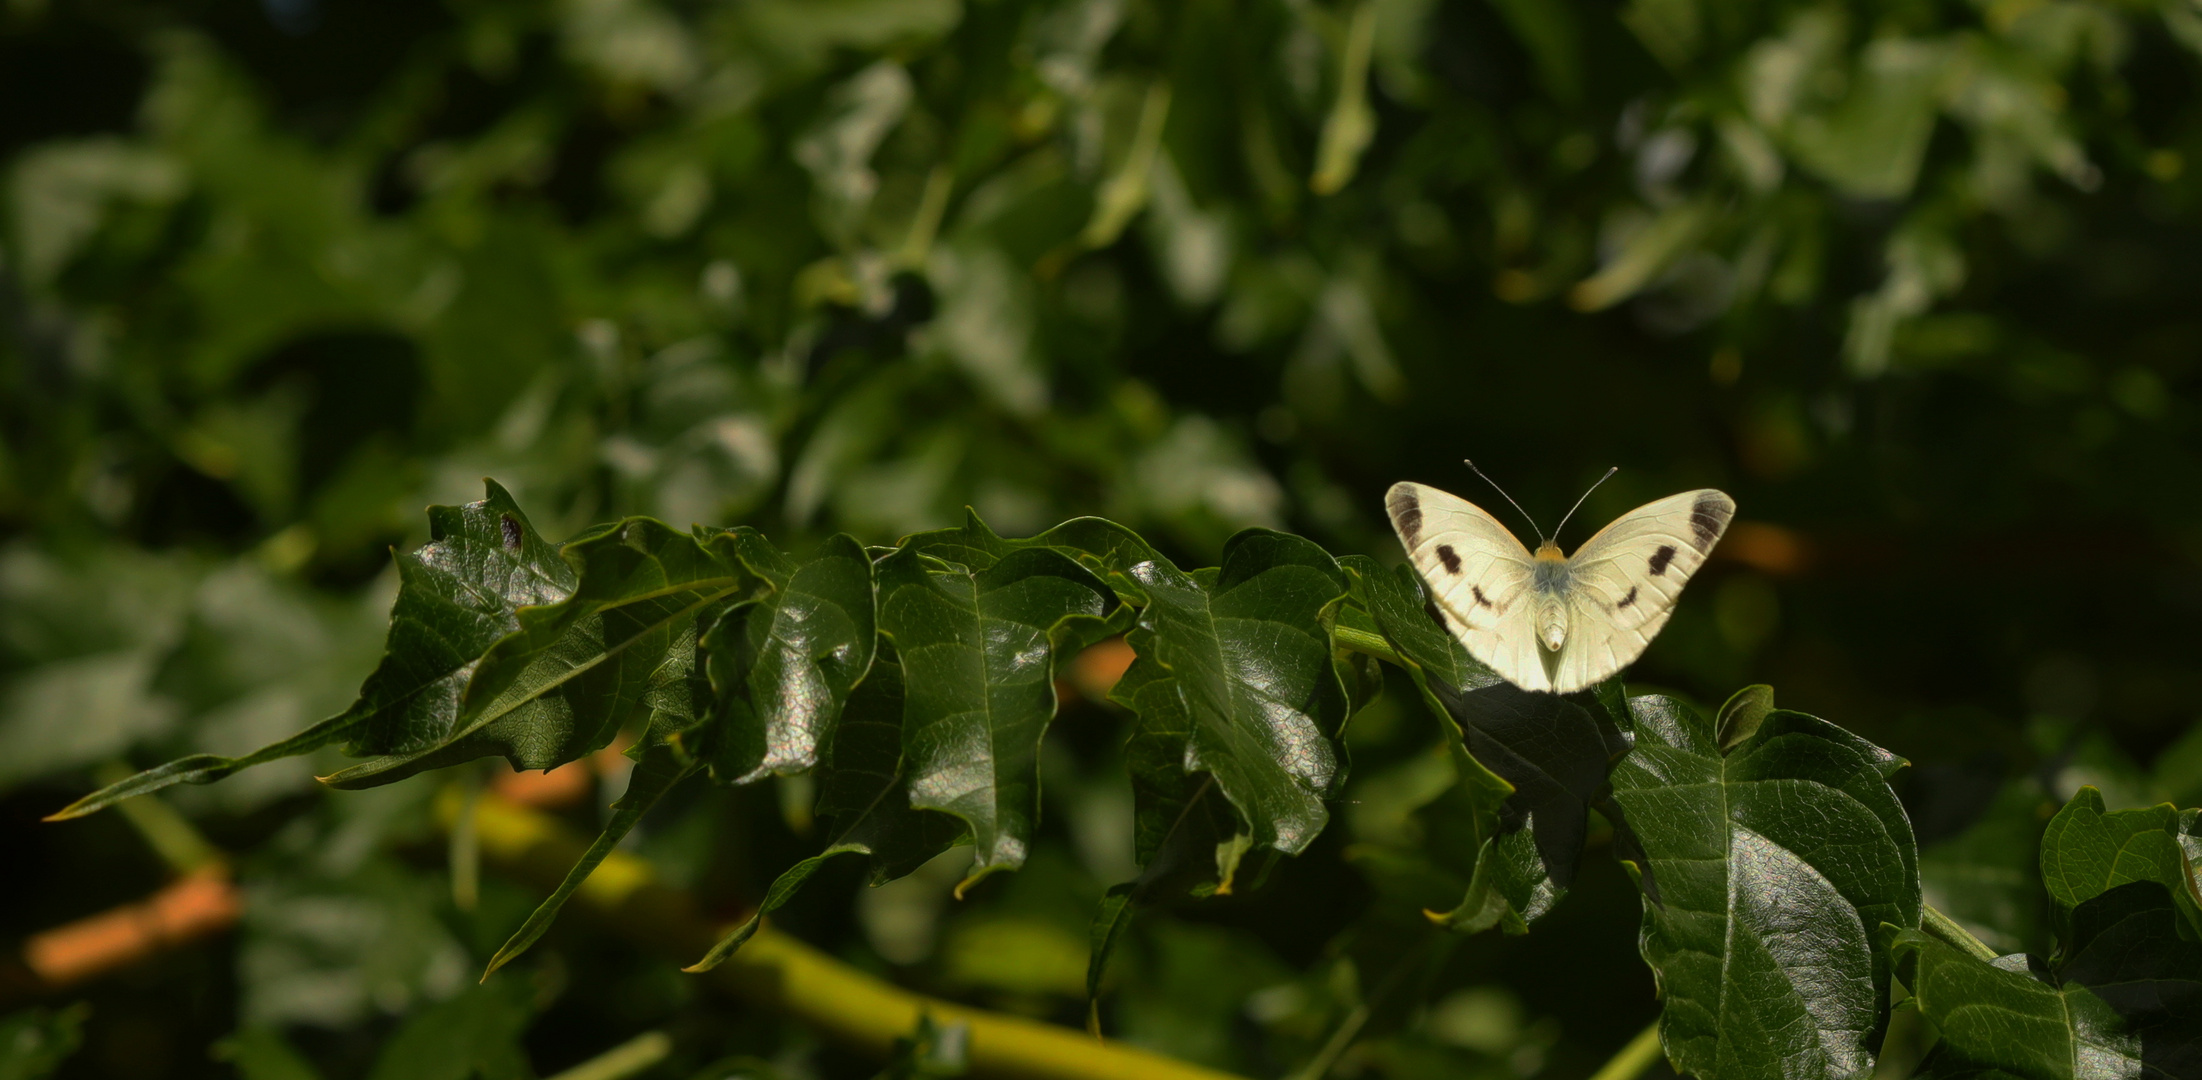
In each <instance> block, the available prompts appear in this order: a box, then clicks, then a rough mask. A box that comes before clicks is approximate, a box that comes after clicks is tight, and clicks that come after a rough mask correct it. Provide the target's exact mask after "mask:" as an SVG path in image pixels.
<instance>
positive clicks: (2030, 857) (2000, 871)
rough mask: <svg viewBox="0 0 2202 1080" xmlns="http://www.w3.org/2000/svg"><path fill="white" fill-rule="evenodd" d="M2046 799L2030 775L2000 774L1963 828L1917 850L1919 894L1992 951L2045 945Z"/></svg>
mask: <svg viewBox="0 0 2202 1080" xmlns="http://www.w3.org/2000/svg"><path fill="white" fill-rule="evenodd" d="M2048 805H2051V804H2048V803H2047V802H2046V800H2044V799H2043V798H2042V796H2041V793H2040V789H2039V788H2037V787H2036V786H2035V785H2034V784H2033V782H2032V781H2030V780H2011V781H2007V782H2005V783H2004V785H2003V787H2002V788H2001V790H1999V791H1998V792H1997V794H1996V796H1995V799H1994V800H1993V801H1992V802H1990V803H1989V805H1988V807H1987V809H1986V810H1984V811H1983V812H1982V813H1981V815H1980V817H1979V818H1978V819H1977V820H1975V821H1974V822H1973V823H1972V824H1971V825H1970V826H1968V827H1967V828H1966V829H1965V831H1964V832H1961V833H1959V834H1958V835H1956V836H1953V837H1951V838H1949V839H1947V840H1944V841H1942V842H1941V843H1938V844H1932V845H1929V846H1928V847H1926V848H1924V849H1922V850H1921V851H1920V852H1919V887H1920V895H1921V898H1922V899H1923V900H1924V902H1925V903H1926V904H1928V905H1929V906H1931V907H1933V908H1935V909H1936V910H1939V911H1941V912H1942V913H1943V914H1945V915H1948V916H1950V917H1951V918H1952V919H1955V920H1956V921H1957V922H1958V923H1959V924H1960V925H1962V926H1964V928H1965V929H1966V930H1967V931H1969V932H1970V933H1971V934H1972V935H1973V936H1974V937H1977V938H1979V939H1980V940H1981V941H1983V942H1986V943H1987V944H1988V945H1989V946H1990V947H1992V948H1994V949H1995V950H1996V951H1997V952H1999V953H2013V952H2023V951H2025V950H2026V949H2028V948H2030V947H2033V948H2045V947H2046V945H2047V937H2048V933H2049V927H2048V923H2047V920H2046V918H2045V915H2046V913H2047V907H2046V905H2044V904H2043V902H2042V889H2041V878H2040V874H2039V870H2038V868H2039V867H2040V865H2041V834H2042V825H2043V821H2042V815H2043V812H2044V811H2045V809H2046V806H2048Z"/></svg>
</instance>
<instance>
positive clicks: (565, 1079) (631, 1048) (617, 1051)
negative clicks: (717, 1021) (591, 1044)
mask: <svg viewBox="0 0 2202 1080" xmlns="http://www.w3.org/2000/svg"><path fill="white" fill-rule="evenodd" d="M672 1052H673V1037H672V1036H671V1035H667V1034H666V1033H664V1032H662V1031H645V1032H643V1033H642V1034H640V1035H637V1036H635V1037H634V1038H632V1039H629V1040H627V1041H626V1042H623V1043H620V1044H619V1045H618V1046H615V1047H612V1048H611V1049H609V1050H606V1051H604V1052H603V1053H601V1054H598V1055H597V1056H595V1057H593V1058H590V1059H589V1060H587V1061H584V1062H582V1063H581V1064H579V1065H576V1066H574V1067H573V1068H571V1069H567V1070H566V1071H565V1072H562V1073H559V1074H558V1075H556V1076H553V1077H551V1078H550V1080H627V1077H630V1076H633V1075H634V1074H636V1073H638V1072H641V1071H643V1070H644V1069H648V1068H650V1067H651V1066H653V1065H656V1064H657V1063H658V1062H660V1061H664V1060H665V1059H666V1057H667V1056H668V1055H670V1054H671V1053H672Z"/></svg>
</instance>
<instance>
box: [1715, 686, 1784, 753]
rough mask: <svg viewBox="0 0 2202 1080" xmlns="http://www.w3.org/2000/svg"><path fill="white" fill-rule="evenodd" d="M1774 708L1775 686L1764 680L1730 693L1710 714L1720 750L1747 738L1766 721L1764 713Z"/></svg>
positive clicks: (1729, 748)
mask: <svg viewBox="0 0 2202 1080" xmlns="http://www.w3.org/2000/svg"><path fill="white" fill-rule="evenodd" d="M1773 711H1774V688H1773V687H1771V686H1767V685H1766V684H1764V683H1760V684H1757V685H1753V686H1746V687H1744V688H1743V689H1741V690H1738V691H1736V692H1735V693H1733V694H1730V695H1729V696H1728V700H1727V701H1726V702H1725V703H1724V704H1722V705H1721V707H1720V711H1719V712H1717V713H1714V714H1713V730H1715V731H1717V732H1719V733H1720V749H1721V751H1722V752H1724V753H1725V752H1726V751H1729V750H1733V749H1735V748H1736V745H1737V744H1739V743H1741V742H1743V740H1745V739H1748V738H1750V737H1751V734H1752V733H1753V732H1755V731H1757V730H1758V729H1759V725H1760V724H1763V723H1765V722H1766V714H1768V713H1770V712H1773Z"/></svg>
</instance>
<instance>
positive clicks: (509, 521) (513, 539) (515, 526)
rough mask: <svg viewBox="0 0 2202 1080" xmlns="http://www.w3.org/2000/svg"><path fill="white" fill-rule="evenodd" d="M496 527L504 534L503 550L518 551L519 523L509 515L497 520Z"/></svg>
mask: <svg viewBox="0 0 2202 1080" xmlns="http://www.w3.org/2000/svg"><path fill="white" fill-rule="evenodd" d="M497 527H498V528H499V529H501V530H503V532H504V534H505V550H506V551H518V550H520V522H519V521H517V520H516V519H514V518H513V516H512V515H511V514H506V515H504V516H503V517H500V518H498V519H497Z"/></svg>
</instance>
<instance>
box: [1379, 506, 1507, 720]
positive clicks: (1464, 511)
mask: <svg viewBox="0 0 2202 1080" xmlns="http://www.w3.org/2000/svg"><path fill="white" fill-rule="evenodd" d="M1384 505H1385V508H1386V509H1387V510H1389V511H1390V513H1391V519H1392V528H1393V529H1394V530H1395V531H1397V532H1398V533H1399V542H1400V543H1401V544H1404V545H1405V546H1406V548H1407V558H1408V559H1409V560H1410V561H1412V562H1413V563H1414V567H1415V569H1416V570H1418V571H1420V572H1421V574H1422V580H1424V581H1426V582H1429V584H1430V591H1431V593H1432V595H1433V598H1434V599H1435V600H1436V601H1437V606H1438V609H1439V611H1440V612H1441V613H1442V614H1443V615H1444V618H1445V625H1446V629H1448V630H1451V631H1452V633H1453V636H1454V637H1457V638H1459V639H1460V643H1461V644H1462V645H1464V646H1466V647H1467V649H1468V653H1469V655H1471V656H1473V657H1475V658H1476V659H1477V660H1480V661H1482V662H1483V663H1484V664H1486V665H1488V666H1489V667H1490V668H1491V670H1493V671H1496V672H1498V674H1499V676H1500V677H1501V678H1503V679H1505V680H1506V681H1508V682H1510V683H1513V684H1515V685H1516V686H1520V687H1522V688H1523V689H1526V690H1543V689H1546V688H1547V682H1548V680H1547V678H1546V676H1545V669H1544V664H1543V662H1542V660H1541V658H1540V656H1539V655H1538V645H1537V640H1536V637H1537V635H1536V631H1535V629H1534V627H1533V626H1532V625H1531V624H1532V618H1531V610H1532V608H1533V607H1534V606H1535V605H1534V604H1533V603H1532V602H1531V601H1532V599H1533V597H1532V596H1531V585H1532V580H1533V569H1532V568H1533V564H1534V560H1532V559H1531V557H1530V554H1529V549H1527V548H1525V547H1523V546H1522V542H1521V541H1520V540H1517V539H1515V537H1514V534H1513V533H1511V532H1508V531H1507V529H1506V526H1504V525H1501V524H1499V523H1498V520H1497V519H1495V518H1493V517H1492V516H1491V515H1490V514H1487V513H1485V512H1484V511H1483V508H1482V507H1479V506H1477V505H1475V504H1474V503H1471V502H1469V501H1467V500H1466V499H1462V498H1460V497H1459V496H1457V495H1451V494H1448V493H1446V492H1443V491H1439V490H1438V489H1436V488H1433V487H1426V486H1424V485H1422V484H1408V483H1400V484H1394V485H1392V489H1391V491H1390V492H1389V493H1388V494H1387V495H1386V496H1385V498H1384Z"/></svg>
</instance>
